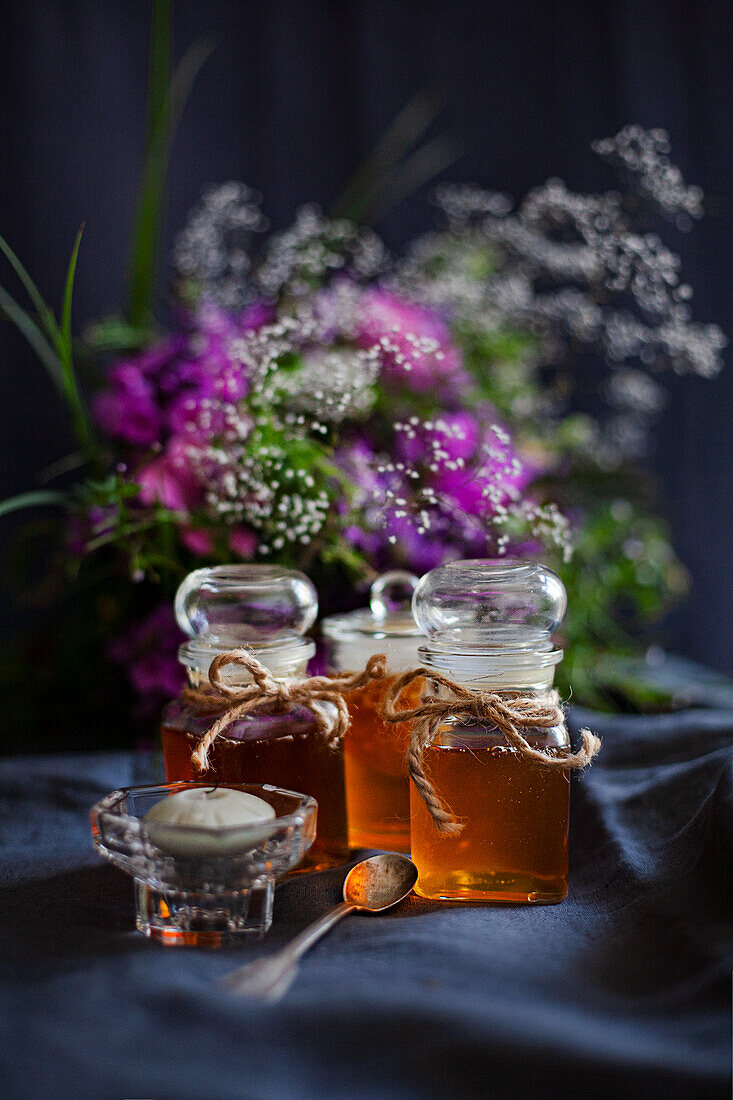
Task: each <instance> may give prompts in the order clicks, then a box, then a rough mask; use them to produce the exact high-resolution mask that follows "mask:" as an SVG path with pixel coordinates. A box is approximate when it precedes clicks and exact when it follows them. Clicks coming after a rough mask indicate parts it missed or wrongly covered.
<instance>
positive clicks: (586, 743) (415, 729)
mask: <svg viewBox="0 0 733 1100" xmlns="http://www.w3.org/2000/svg"><path fill="white" fill-rule="evenodd" d="M420 678H422V679H426V680H430V681H431V682H432V683H434V684H440V686H441V687H443V688H445V689H446V691H447V694H446V695H443V696H441V697H436V698H434V699H429V700H427V699H426V700H424V701H423V702H422V703H421V704H420V706H417V707H412V708H411V709H409V710H397V709H396V708H397V703H398V700H399V697H400V695H401V694H402V692H403V691H404V689H405V688H406V687H407V685H408V684H411V683H412V681H413V680H417V679H420ZM382 717H383V718H384V720H385V722H395V723H396V722H412V723H413V725H412V730H411V736H410V744H409V746H408V748H407V753H406V756H405V759H406V761H407V769H408V771H409V774H410V778H411V779H412V782H413V783H414V784H415V786H416V787H417V789H418V791H419V793H420V796H421V798H422V799H423V801H424V803H425V805H426V806H427V808H428V812H429V813H430V816H431V817H432V819H433V821H434V822H435V825H436V828H437V829H438V830H439V831H440V832H441V833H448V834H450V835H456V834H458V833H460V832H461V831H462V829H463V824H462V823H461V822H460V821H458V819H457V818H456V817H455V815H454V814H453V813H451V811H450V809H449V808H448V807H447V806H446V804H445V803H444V802H443V800H442V799H441V798H440V796H439V795H438V793H437V792H436V790H435V787H434V786H433V784H432V783H431V782H430V780H429V779H428V777H427V775H426V774H425V769H424V767H423V753H424V751H425V749H426V748H427V746H428V744H429V743H430V741H431V740H432V738H433V736H434V734H435V733H436V731H437V730H438V728H439V727H440V726H441V724H442V723H443V722H444V721H445V720H446V719H447V718H449V717H453V718H456V719H457V720H458V721H459V722H467V723H469V724H470V723H480V724H481V725H484V726H495V727H496V729H498V730H499V732H500V733H502V734H503V736H504V738H505V739H506V741H507V742H508V743H509V744H510V745H511V746H512V747H513V748H514V749H516V750H517V752H518V753H519V755H520V756H522V757H524V758H525V759H526V760H532V761H534V762H535V763H536V764H539V765H541V766H542V767H543V768H549V769H551V770H555V771H573V770H578V769H580V768H584V767H585V766H586V765H587V764H590V763H591V761H592V760H593V758H594V757H595V756H597V754H598V753H599V752H600V748H601V739H600V737H596V735H595V734H594V733H591V731H590V730H587V729H585V730H581V737H582V747H581V748H580V749H579V750H578V751H577V752H575V753H563V754H561V755H555V754H553V753H549V752H546V751H544V750H542V749H535V748H533V747H532V746H531V745H530V744H529V742H528V741H527V739H526V738H525V737H523V736H522V734H521V733H520V729H522V728H524V729H551V728H552V727H553V726H558V725H561V724H564V722H565V715H564V713H563V710H562V707H561V706H560V696H559V695H558V693H557V692H556V691H550V692H548V693H547V694H546V695H543V696H542V697H540V698H537V697H536V696H533V695H523V694H522V693H521V692H502V693H501V694H498V693H497V692H493V691H471V690H470V689H469V688H465V687H463V685H462V684H457V683H456V682H455V681H454V680H451V679H450V678H449V677H448V676H443V675H442V673H440V672H436V671H435V670H434V669H427V668H414V669H411V670H410V671H409V672H405V673H404V674H403V675H402V676H399V677H398V678H397V679H396V680H394V681H393V682H392V683H391V684H390V686H389V688H388V689H387V693H386V695H385V697H384V702H383V704H382Z"/></svg>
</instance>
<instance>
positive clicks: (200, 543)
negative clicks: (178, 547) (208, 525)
mask: <svg viewBox="0 0 733 1100" xmlns="http://www.w3.org/2000/svg"><path fill="white" fill-rule="evenodd" d="M178 535H179V538H180V540H181V542H182V543H183V545H184V546H185V547H186V549H187V550H190V551H191V553H192V554H195V555H196V557H197V558H209V557H211V556H212V555H213V553H214V544H213V542H212V541H211V535H209V534H208V532H206V531H202V530H201V528H200V527H188V526H185V525H184V526H182V527H179V529H178Z"/></svg>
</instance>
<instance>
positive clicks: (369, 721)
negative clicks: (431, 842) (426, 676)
mask: <svg viewBox="0 0 733 1100" xmlns="http://www.w3.org/2000/svg"><path fill="white" fill-rule="evenodd" d="M417 580H418V578H417V577H415V576H413V574H412V573H406V572H404V571H402V570H393V571H391V572H389V573H385V574H383V575H382V576H381V577H380V578H379V579H378V580H377V581H375V583H374V584H373V585H372V590H371V599H370V606H369V607H367V608H363V609H361V610H359V611H352V612H349V613H348V614H345V615H332V616H330V617H329V618H327V619H324V620H323V623H322V628H323V635H324V637H325V638H326V640H327V642H328V647H329V660H330V664H331V668H332V669H333V671H335V672H344V671H350V670H352V669H353V670H355V669H358V668H363V667H364V664H365V662H366V660H367V659H368V658H369V657H370V656H371V655H372V654H374V653H385V654H386V655H387V660H388V676H387V679H386V680H378V681H372V682H371V683H369V684H367V685H366V687H363V688H360V689H358V690H357V691H353V692H350V694H349V695H348V697H347V700H346V702H347V705H348V707H349V713H350V715H351V725H350V727H349V729H348V731H347V733H346V737H345V739H344V764H345V772H346V806H347V812H348V822H349V844H350V845H351V846H352V847H353V848H385V849H387V850H388V851H393V852H409V851H410V790H409V781H408V778H407V771H406V768H405V762H404V757H405V750H406V748H407V743H408V739H409V731H408V730H406V729H405V727H404V726H390V725H387V724H386V723H385V722H384V720H383V719H382V717H381V707H382V701H383V699H384V695H385V692H386V691H387V688H388V687H389V685H390V684H391V683H392V681H393V680H394V678H395V676H397V675H399V674H400V673H401V672H404V671H405V670H406V669H409V668H414V667H415V664H416V662H417V648H418V642H419V640H420V633H419V631H418V628H417V626H416V625H415V620H414V619H413V617H412V611H411V610H410V599H411V596H412V593H413V591H414V589H415V586H416V585H417ZM410 692H412V695H413V696H414V703H415V704H417V702H418V700H419V691H418V686H417V685H414V686H411V687H410V688H408V691H407V698H408V699H409V697H410Z"/></svg>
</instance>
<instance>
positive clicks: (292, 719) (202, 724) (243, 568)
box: [161, 565, 348, 870]
mask: <svg viewBox="0 0 733 1100" xmlns="http://www.w3.org/2000/svg"><path fill="white" fill-rule="evenodd" d="M317 611H318V600H317V597H316V592H315V589H314V588H313V585H312V584H311V582H310V581H309V580H308V578H307V577H306V576H304V575H303V574H302V573H299V572H298V571H297V570H295V569H285V568H281V567H280V566H271V565H230V566H215V567H213V568H210V569H197V570H196V571H195V572H193V573H190V574H189V576H188V577H187V578H186V579H185V581H184V582H183V584H182V585H181V587H180V588H179V590H178V593H177V596H176V618H177V620H178V623H179V625H180V627H181V629H182V630H183V631H184V632H185V633H186V634H188V635H189V640H188V641H187V642H184V644H183V645H182V646H181V648H180V650H179V655H180V660H181V663H182V664H183V665H184V667H185V669H186V674H187V676H188V681H189V684H190V685H191V687H192V688H204V689H205V688H206V687H207V685H208V672H209V668H210V665H211V662H212V660H213V659H214V657H216V656H217V655H218V654H220V653H226V652H227V651H228V650H231V649H238V648H245V649H247V650H248V652H249V653H251V654H252V655H253V656H254V657H256V658H257V660H258V661H260V663H261V664H263V665H264V666H265V667H266V668H267V669H268V670H269V671H270V672H271V673H272V675H273V676H274V677H275V678H277V679H284V680H293V679H302V678H303V677H304V676H305V674H306V668H307V664H308V661H309V660H310V658H311V656H312V655H313V653H314V650H315V645H314V643H313V641H312V640H311V639H309V638H305V637H303V635H304V633H305V631H307V630H308V629H309V627H310V626H312V624H313V622H314V621H315V618H316V615H317ZM222 675H223V677H224V679H225V681H226V682H227V683H228V684H232V685H238V686H240V685H246V684H248V683H251V682H252V681H251V675H250V673H249V672H248V671H247V670H246V669H244V668H242V667H241V666H238V665H227V666H226V667H225V668H224V670H223V673H222ZM325 705H326V706H328V705H329V704H325ZM220 713H221V711H220V710H214V711H212V712H211V713H206V712H205V711H204V712H203V713H202V712H201V711H200V710H198V709H195V708H193V707H192V706H191V705H189V704H188V703H187V702H186V700H185V699H183V698H182V697H179V698H178V699H176V700H174V701H173V702H172V703H170V704H169V705H168V706H167V707H166V709H165V711H164V713H163V724H162V730H161V736H162V742H163V757H164V761H165V772H166V781H167V782H168V783H172V782H175V781H177V780H193V779H200V778H204V779H211V780H212V782H218V783H221V784H227V783H270V784H272V785H273V786H276V787H281V788H284V789H286V790H291V791H297V792H299V793H301V794H307V795H311V796H312V797H313V798H315V799H316V800H317V802H318V824H317V837H316V840H315V842H314V844H313V847H312V848H311V850H310V852H309V855H308V858H307V860H306V861H305V862H304V863H303V864H301V865H300V867H299V868H298V869H299V870H314V869H317V868H322V867H328V866H332V865H335V864H338V863H342V862H343V861H344V859H345V858H346V857H347V855H348V844H347V831H346V794H345V788H344V759H343V750H342V749H341V748H338V749H335V748H333V747H331V746H330V745H329V744H328V743H327V741H326V740H325V739H324V738H323V737H322V736H321V735H320V734H319V732H318V731H317V728H316V721H315V718H314V716H313V714H312V713H311V711H310V710H308V708H307V707H304V706H292V707H289V708H288V709H287V710H285V712H283V711H282V710H281V709H280V708H279V707H277V706H275V705H273V704H263V705H262V706H261V707H258V708H257V710H256V711H254V712H253V713H250V714H246V715H244V716H242V717H240V718H239V719H237V720H236V721H235V722H233V723H232V724H231V725H229V726H228V727H226V728H225V730H224V731H223V732H222V733H221V734H219V736H218V737H217V738H216V739H215V740H214V742H213V744H212V745H211V748H210V749H209V753H208V760H209V766H208V769H207V771H205V772H203V773H202V772H200V771H198V770H197V768H196V765H195V764H194V763H193V760H192V754H193V752H194V751H195V750H196V748H197V746H198V744H199V742H200V740H201V738H202V737H203V736H204V734H205V733H206V732H207V730H208V729H209V728H210V727H211V726H212V725H213V723H214V722H215V720H216V719H217V718H218V717H219V715H220Z"/></svg>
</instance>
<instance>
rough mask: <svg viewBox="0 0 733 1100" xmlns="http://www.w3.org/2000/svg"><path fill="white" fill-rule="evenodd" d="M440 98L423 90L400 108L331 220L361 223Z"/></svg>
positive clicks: (440, 104)
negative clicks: (347, 220)
mask: <svg viewBox="0 0 733 1100" xmlns="http://www.w3.org/2000/svg"><path fill="white" fill-rule="evenodd" d="M443 102H444V101H443V98H442V96H440V95H438V94H436V93H435V92H434V91H430V90H429V89H425V88H423V89H422V90H421V91H419V92H418V93H417V94H416V95H415V96H413V98H412V99H411V100H410V102H409V103H408V104H407V105H406V106H405V107H403V108H402V110H401V111H400V112H399V114H398V115H397V117H396V118H395V119H394V121H393V122H392V123H391V125H390V126H389V128H388V129H387V131H386V133H385V134H384V135H383V136H382V137H381V138H380V140H379V141H378V142H377V145H376V146H375V148H374V149H373V150H372V152H371V153H370V154H369V155H368V156H367V157H366V159H365V160H363V161H362V163H361V164H360V165H359V167H358V168H357V170H356V172H355V173H354V175H353V176H352V178H351V180H350V181H349V183H348V184H347V185H346V188H345V189H344V192H343V194H342V195H341V197H340V198H339V199H338V200H337V201H336V204H335V206H334V208H333V211H332V216H333V217H334V218H348V219H350V220H351V221H355V222H364V221H366V220H367V219H368V218H369V215H370V214H371V210H372V206H373V204H374V202H375V199H376V196H377V193H378V192H379V191H380V190H381V189H382V188H383V186H384V184H385V182H386V181H387V180H389V179H390V177H391V176H392V174H393V173H394V172H395V171H396V170H397V168H398V167H399V165H400V163H401V162H402V160H403V158H404V157H405V155H406V154H407V152H408V150H409V149H410V148H411V147H412V146H414V145H415V143H416V142H417V141H418V140H419V139H420V138H421V137H422V135H423V134H424V133H425V131H426V130H427V129H428V127H429V126H430V125H431V123H432V122H434V121H435V119H436V118H437V117H438V115H439V113H440V111H441V110H442V108H443Z"/></svg>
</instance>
